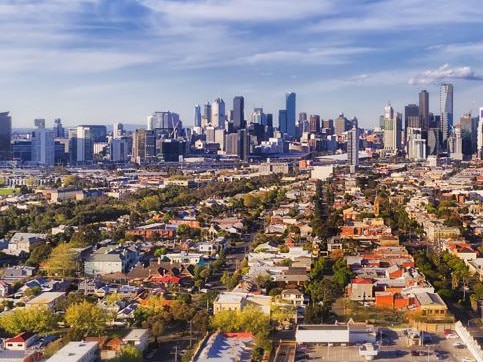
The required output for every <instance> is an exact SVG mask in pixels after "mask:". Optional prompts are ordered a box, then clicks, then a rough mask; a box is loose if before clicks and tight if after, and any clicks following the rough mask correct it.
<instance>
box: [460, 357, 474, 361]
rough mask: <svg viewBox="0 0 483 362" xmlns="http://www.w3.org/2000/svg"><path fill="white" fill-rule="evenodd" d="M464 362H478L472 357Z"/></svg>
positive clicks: (466, 358) (464, 359)
mask: <svg viewBox="0 0 483 362" xmlns="http://www.w3.org/2000/svg"><path fill="white" fill-rule="evenodd" d="M461 361H462V362H476V360H475V359H474V358H471V357H465V358H463V359H462V360H461Z"/></svg>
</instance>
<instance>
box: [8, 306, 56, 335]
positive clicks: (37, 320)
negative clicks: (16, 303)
mask: <svg viewBox="0 0 483 362" xmlns="http://www.w3.org/2000/svg"><path fill="white" fill-rule="evenodd" d="M57 321H58V318H57V316H56V315H55V314H54V313H53V312H52V311H50V310H49V309H48V308H46V307H31V308H17V309H14V310H12V311H10V312H9V313H6V314H4V315H2V316H1V317H0V325H1V327H2V328H3V329H4V330H5V331H6V332H7V333H10V334H18V333H20V332H22V331H31V332H37V333H42V332H49V331H51V330H52V329H53V328H55V326H56V324H57Z"/></svg>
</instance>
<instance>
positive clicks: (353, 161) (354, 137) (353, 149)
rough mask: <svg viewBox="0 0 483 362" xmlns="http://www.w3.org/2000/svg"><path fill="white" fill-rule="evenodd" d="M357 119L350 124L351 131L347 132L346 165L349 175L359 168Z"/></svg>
mask: <svg viewBox="0 0 483 362" xmlns="http://www.w3.org/2000/svg"><path fill="white" fill-rule="evenodd" d="M357 123H358V122H357V118H355V121H354V122H353V124H352V129H350V130H349V131H347V163H348V164H349V167H350V171H351V173H354V172H355V171H356V168H357V166H359V127H358V124H357Z"/></svg>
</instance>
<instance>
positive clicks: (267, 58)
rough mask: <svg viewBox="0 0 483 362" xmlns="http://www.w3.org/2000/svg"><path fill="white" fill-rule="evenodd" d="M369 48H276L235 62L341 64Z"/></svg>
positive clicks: (367, 50)
mask: <svg viewBox="0 0 483 362" xmlns="http://www.w3.org/2000/svg"><path fill="white" fill-rule="evenodd" d="M371 50H372V49H371V48H364V47H349V46H348V47H342V46H341V47H330V48H329V47H328V48H324V49H323V50H322V49H321V50H319V49H315V48H310V49H308V50H307V51H295V50H276V51H270V52H264V53H255V54H252V55H249V56H246V57H242V58H240V59H238V60H237V61H235V63H238V62H239V63H248V64H257V63H292V64H321V65H322V64H342V63H346V62H347V61H348V60H349V57H350V56H351V55H355V54H361V53H367V52H370V51H371Z"/></svg>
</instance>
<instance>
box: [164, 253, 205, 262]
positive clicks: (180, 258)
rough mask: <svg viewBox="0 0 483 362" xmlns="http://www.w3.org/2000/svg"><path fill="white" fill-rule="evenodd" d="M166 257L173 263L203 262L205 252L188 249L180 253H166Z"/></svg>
mask: <svg viewBox="0 0 483 362" xmlns="http://www.w3.org/2000/svg"><path fill="white" fill-rule="evenodd" d="M164 257H165V258H166V259H168V260H169V261H171V262H173V263H179V264H190V265H196V264H202V263H203V260H204V259H203V254H198V253H190V252H187V251H182V252H180V253H168V254H166V255H164Z"/></svg>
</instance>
